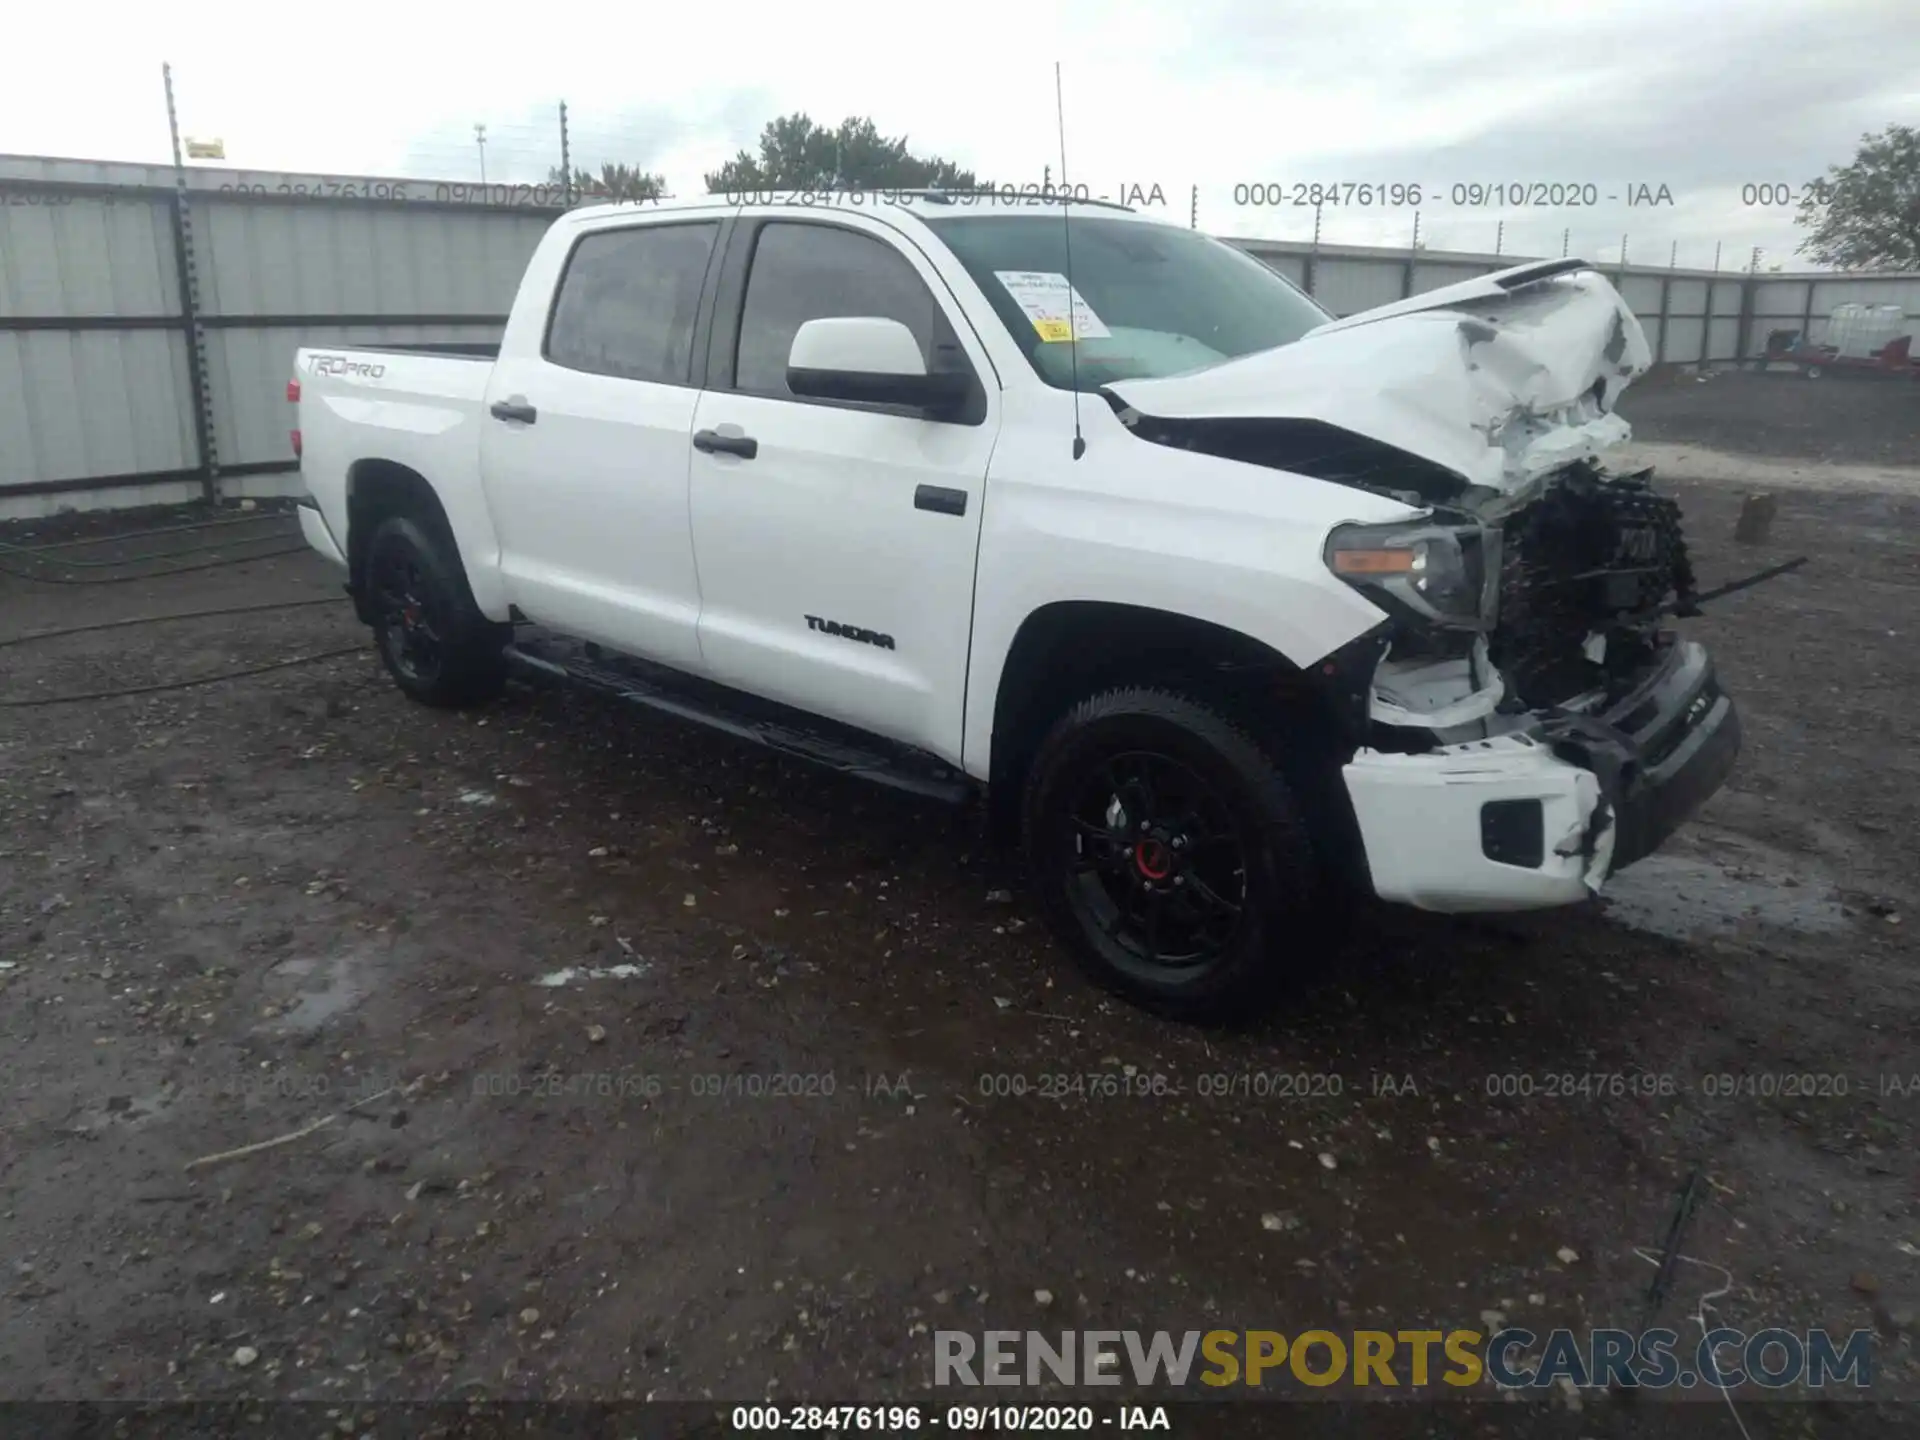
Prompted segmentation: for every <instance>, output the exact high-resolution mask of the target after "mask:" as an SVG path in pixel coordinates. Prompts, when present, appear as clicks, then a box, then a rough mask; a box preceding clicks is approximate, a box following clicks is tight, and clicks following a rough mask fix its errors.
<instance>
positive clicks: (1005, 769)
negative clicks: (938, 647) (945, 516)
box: [987, 600, 1384, 865]
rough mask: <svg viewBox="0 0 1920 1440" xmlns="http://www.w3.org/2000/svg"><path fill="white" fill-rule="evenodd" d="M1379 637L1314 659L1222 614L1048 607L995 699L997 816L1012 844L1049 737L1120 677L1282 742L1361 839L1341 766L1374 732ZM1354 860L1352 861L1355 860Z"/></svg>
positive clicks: (991, 758) (1022, 636) (1339, 824)
mask: <svg viewBox="0 0 1920 1440" xmlns="http://www.w3.org/2000/svg"><path fill="white" fill-rule="evenodd" d="M1383 648H1384V647H1383V644H1382V643H1381V641H1380V640H1379V639H1378V638H1376V635H1375V634H1369V635H1367V636H1363V637H1361V639H1360V640H1358V641H1355V642H1353V643H1351V644H1349V645H1347V646H1343V647H1341V649H1340V650H1337V651H1335V652H1333V654H1331V655H1329V656H1326V657H1324V658H1323V659H1321V660H1320V661H1317V662H1315V663H1314V664H1313V665H1312V666H1311V667H1303V666H1301V665H1298V664H1296V663H1295V662H1294V661H1292V660H1290V659H1289V658H1288V657H1287V656H1285V655H1283V654H1281V653H1280V652H1279V651H1278V650H1276V649H1274V648H1273V647H1272V646H1271V645H1268V644H1267V643H1265V642H1264V641H1262V640H1259V639H1257V638H1255V637H1254V636H1251V635H1247V634H1245V633H1244V632H1241V631H1238V630H1235V629H1232V628H1231V627H1229V626H1225V625H1220V624H1217V623H1215V622H1213V621H1209V620H1201V619H1197V618H1195V617H1193V616H1190V615H1183V614H1180V613H1177V612H1174V611H1167V610H1160V609H1155V608H1152V607H1149V606H1139V605H1128V604H1123V603H1118V602H1110V601H1085V600H1071V601H1058V602H1054V603H1051V604H1048V605H1044V606H1041V607H1040V608H1039V609H1037V610H1035V611H1033V612H1032V613H1031V614H1030V615H1028V616H1027V617H1026V619H1025V620H1024V621H1023V622H1022V623H1021V625H1020V627H1019V629H1018V630H1017V631H1016V632H1015V635H1014V639H1013V642H1012V644H1011V646H1010V647H1009V649H1008V651H1007V655H1006V659H1005V661H1004V663H1003V664H1002V666H1001V668H1000V674H999V678H998V682H997V686H996V690H995V695H994V700H993V709H992V715H993V721H992V727H993V728H992V739H991V744H990V750H989V755H988V774H987V782H988V784H987V796H988V810H989V821H990V824H991V827H992V831H993V833H994V835H995V837H996V838H998V839H1000V840H1002V841H1010V840H1011V839H1012V837H1013V836H1014V835H1015V834H1016V833H1017V831H1018V827H1019V807H1020V795H1021V791H1022V789H1023V785H1024V781H1025V777H1026V772H1027V770H1028V767H1029V766H1030V765H1031V763H1032V761H1033V758H1034V756H1035V754H1036V752H1037V751H1038V749H1039V745H1040V742H1041V740H1042V739H1043V738H1044V736H1045V734H1046V731H1047V730H1048V728H1049V727H1051V726H1052V725H1053V723H1054V722H1055V721H1056V720H1057V719H1058V718H1059V717H1060V716H1061V715H1063V714H1065V713H1066V712H1067V710H1069V709H1070V708H1071V707H1072V706H1073V705H1075V704H1076V703H1078V702H1079V701H1080V700H1082V699H1084V698H1086V697H1087V696H1088V695H1091V694H1093V693H1095V692H1097V691H1099V690H1103V689H1108V688H1112V687H1114V686H1118V685H1159V686H1166V687H1169V688H1176V689H1179V690H1181V691H1183V692H1185V693H1187V694H1189V695H1191V696H1192V697H1193V698H1195V699H1198V700H1203V701H1206V702H1208V703H1211V704H1213V705H1216V706H1218V707H1219V708H1221V709H1222V710H1224V711H1226V712H1227V713H1229V714H1230V715H1232V716H1233V717H1234V718H1235V719H1236V720H1238V721H1239V722H1240V723H1241V724H1243V725H1245V726H1246V727H1248V728H1249V729H1250V730H1252V731H1254V732H1255V733H1256V734H1258V735H1260V736H1261V738H1263V739H1265V740H1267V741H1269V742H1270V743H1274V744H1275V749H1276V754H1275V758H1276V759H1278V760H1280V761H1281V762H1282V763H1283V765H1284V766H1285V767H1286V768H1287V769H1288V770H1289V772H1290V778H1292V779H1293V780H1294V783H1295V785H1296V788H1301V787H1302V786H1303V785H1304V787H1305V788H1306V790H1307V791H1308V792H1309V793H1306V794H1303V795H1302V796H1301V798H1302V800H1303V801H1305V802H1306V803H1308V804H1309V805H1311V806H1312V807H1313V809H1314V810H1315V811H1316V813H1317V814H1321V813H1324V812H1326V811H1329V810H1331V812H1332V813H1331V815H1330V816H1329V817H1328V818H1329V819H1330V821H1331V824H1330V826H1329V827H1328V830H1327V832H1326V833H1327V835H1328V838H1329V839H1330V840H1332V841H1334V842H1336V843H1337V846H1338V849H1339V850H1340V851H1342V852H1344V851H1345V850H1346V849H1347V839H1348V836H1349V832H1352V838H1356V839H1357V829H1356V828H1355V827H1354V825H1353V818H1352V809H1351V805H1350V804H1349V803H1348V802H1347V800H1346V796H1345V790H1344V785H1342V784H1340V783H1339V782H1340V776H1339V765H1340V764H1343V763H1344V762H1345V760H1346V759H1348V758H1350V757H1351V756H1352V754H1353V751H1354V749H1355V748H1356V747H1357V745H1358V744H1359V743H1360V740H1361V739H1362V738H1363V737H1364V734H1365V727H1366V707H1367V701H1368V692H1369V688H1370V682H1371V679H1372V675H1373V667H1374V664H1375V663H1376V662H1377V661H1378V659H1379V655H1380V653H1381V650H1382V649H1383ZM1344 863H1345V862H1344V859H1343V865H1344Z"/></svg>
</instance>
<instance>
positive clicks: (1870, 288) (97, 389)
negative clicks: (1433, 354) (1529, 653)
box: [0, 156, 1920, 519]
mask: <svg viewBox="0 0 1920 1440" xmlns="http://www.w3.org/2000/svg"><path fill="white" fill-rule="evenodd" d="M565 203H566V200H565V196H564V195H563V194H562V193H561V190H560V187H558V186H528V185H493V186H480V185H468V184H460V183H450V182H434V181H419V180H381V179H367V178H365V177H344V176H314V175H293V174H272V173H260V172H248V171H235V170H215V169H207V168H199V167H196V168H193V169H189V170H181V171H176V170H174V169H173V168H171V167H166V166H145V165H125V164H115V163H111V162H98V161H85V160H53V159H43V158H35V157H19V156H13V157H8V156H0V519H6V518H18V517H22V516H31V515H37V514H44V513H51V512H52V511H54V510H56V509H61V508H66V507H68V506H74V507H86V508H92V507H96V506H109V505H130V504H155V503H163V502H170V501H176V500H183V499H193V498H197V497H200V496H202V495H206V496H234V495H246V494H284V493H286V491H287V488H288V484H289V482H288V480H287V473H288V472H291V471H292V470H294V469H295V468H296V467H295V462H294V460H293V456H292V451H291V449H290V446H289V442H288V438H287V428H288V410H287V406H286V399H285V387H286V380H287V377H288V374H289V372H290V369H291V363H292V357H293V352H294V350H295V348H296V347H298V346H300V345H312V344H329V343H331V344H368V345H379V344H396V345H419V344H446V343H452V344H459V343H474V342H493V341H497V340H498V339H499V336H500V331H501V327H502V326H503V325H504V324H505V320H506V312H507V310H508V308H509V307H510V305H511V303H512V300H513V294H514V290H515V288H516V286H517V285H518V283H519V279H520V272H521V269H522V267H523V266H524V264H525V263H526V260H527V257H528V256H529V255H530V254H531V253H532V251H533V248H534V246H535V245H536V244H537V243H538V241H539V239H540V236H541V234H542V233H543V232H544V231H545V229H546V227H547V226H548V224H550V223H551V221H552V219H553V217H554V216H555V215H558V214H560V213H561V212H562V211H563V210H564V208H565ZM1233 243H1235V244H1238V245H1240V246H1241V247H1242V248H1243V249H1245V250H1247V251H1248V252H1249V253H1251V254H1253V255H1256V256H1258V257H1259V258H1260V259H1261V260H1263V261H1265V262H1266V263H1267V264H1269V265H1271V266H1273V267H1274V268H1275V269H1276V270H1278V271H1280V272H1281V273H1282V274H1284V275H1286V276H1287V277H1288V278H1290V279H1292V280H1293V281H1294V282H1295V283H1297V284H1299V285H1301V286H1302V287H1303V288H1305V289H1306V290H1308V291H1309V292H1310V293H1312V294H1313V295H1314V296H1315V297H1316V298H1318V299H1319V300H1320V302H1321V303H1322V304H1323V305H1325V306H1326V307H1327V308H1328V309H1330V310H1332V311H1334V312H1335V313H1336V314H1341V315H1347V314H1352V313H1353V312H1355V311H1358V310H1365V309H1370V308H1371V307H1373V306H1375V305H1380V304H1385V303H1387V302H1389V301H1393V300H1398V299H1400V298H1402V297H1404V296H1407V295H1413V294H1419V293H1422V292H1424V291H1427V290H1432V289H1436V288H1438V287H1439V286H1442V285H1448V284H1452V283H1454V282H1455V281H1458V280H1463V279H1467V278H1470V277H1472V276H1475V275H1481V274H1485V273H1487V272H1489V271H1493V270H1498V269H1503V268H1505V267H1507V266H1510V265H1515V264H1518V263H1520V262H1521V261H1522V260H1524V259H1527V258H1529V257H1526V256H1515V255H1507V256H1496V255H1473V254H1461V253H1455V252H1442V251H1427V250H1419V251H1404V250H1391V249H1380V248H1373V247H1361V246H1333V245H1321V246H1318V247H1316V246H1312V245H1306V244H1299V243H1290V242H1277V241H1263V240H1242V241H1235V242H1233ZM1605 269H1606V273H1607V274H1608V275H1609V276H1611V277H1612V278H1613V280H1614V283H1615V284H1616V285H1618V286H1619V287H1620V289H1621V291H1622V293H1623V294H1624V295H1625V296H1626V298H1627V300H1628V302H1629V303H1630V304H1631V305H1632V306H1633V308H1634V310H1635V312H1636V313H1637V314H1638V315H1639V316H1640V317H1641V320H1642V322H1643V323H1644V324H1645V325H1646V328H1647V336H1648V339H1649V341H1650V342H1652V344H1653V346H1654V349H1655V353H1656V355H1657V356H1658V357H1659V358H1660V359H1661V360H1663V361H1666V362H1668V363H1678V364H1716V363H1726V362H1732V361H1737V360H1747V359H1752V358H1754V357H1755V356H1757V355H1759V354H1760V353H1761V352H1762V351H1763V349H1764V347H1765V344H1766V338H1767V335H1768V332H1769V331H1772V330H1775V329H1783V328H1786V329H1799V330H1802V331H1804V332H1806V333H1807V335H1808V337H1809V339H1811V340H1815V341H1817V340H1819V339H1820V338H1822V335H1823V333H1824V325H1825V317H1826V316H1827V314H1828V312H1830V311H1831V310H1832V308H1833V307H1834V306H1835V305H1837V304H1840V303H1841V302H1842V301H1862V302H1867V303H1875V304H1898V305H1902V306H1903V307H1904V308H1905V310H1906V312H1907V314H1908V315H1909V316H1910V317H1913V318H1914V319H1920V276H1913V275H1899V276H1874V277H1871V278H1869V277H1864V276H1831V275H1792V276H1787V275H1773V274H1764V275H1754V274H1730V273H1720V274H1715V273H1712V272H1707V271H1699V270H1678V269H1657V268H1652V267H1647V266H1635V265H1629V266H1626V267H1624V268H1623V267H1605ZM1909 323H1910V324H1911V323H1912V320H1910V322H1909Z"/></svg>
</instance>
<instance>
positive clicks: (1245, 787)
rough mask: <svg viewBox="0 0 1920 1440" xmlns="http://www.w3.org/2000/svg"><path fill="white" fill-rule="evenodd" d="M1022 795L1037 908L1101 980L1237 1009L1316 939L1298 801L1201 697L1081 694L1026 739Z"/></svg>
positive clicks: (1313, 870)
mask: <svg viewBox="0 0 1920 1440" xmlns="http://www.w3.org/2000/svg"><path fill="white" fill-rule="evenodd" d="M1023 808H1024V821H1025V833H1026V845H1027V855H1028V860H1029V863H1030V865H1031V868H1032V873H1033V876H1034V880H1035V883H1036V885H1037V886H1038V890H1039V899H1040V904H1041V908H1042V911H1043V912H1044V913H1045V915H1046V917H1047V920H1048V923H1049V924H1050V925H1051V926H1052V927H1053V929H1054V931H1055V932H1056V933H1057V934H1058V935H1059V936H1060V938H1061V940H1062V941H1063V942H1065V944H1066V945H1067V947H1068V949H1069V950H1070V951H1071V953H1072V955H1073V957H1074V959H1075V961H1076V962H1077V963H1078V964H1079V966H1080V968H1081V969H1082V970H1084V971H1085V972H1086V973H1087V975H1088V976H1089V977H1090V978H1091V979H1093V980H1094V981H1095V982H1096V983H1098V984H1100V985H1101V986H1103V987H1105V988H1107V989H1109V990H1111V991H1113V992H1115V993H1116V994H1119V995H1122V996H1125V997H1126V998H1128V999H1130V1000H1133V1001H1135V1002H1137V1003H1139V1004H1142V1005H1144V1006H1146V1007H1148V1008H1150V1009H1153V1010H1156V1011H1159V1012H1160V1013H1163V1014H1168V1015H1171V1016H1174V1017H1176V1018H1180V1019H1186V1020H1215V1019H1221V1018H1224V1017H1226V1016H1229V1015H1242V1016H1245V1015H1249V1014H1253V1013H1257V1012H1259V1011H1261V1010H1264V1009H1266V1008H1269V1007H1270V1006H1271V1005H1272V1004H1273V1003H1274V1001H1275V1000H1276V999H1277V998H1278V996H1279V993H1280V992H1281V990H1282V988H1283V986H1284V984H1285V982H1286V981H1287V980H1288V979H1289V978H1290V977H1291V976H1292V975H1293V974H1294V973H1295V972H1296V970H1297V969H1298V968H1299V964H1300V962H1301V961H1302V960H1304V959H1305V958H1306V957H1307V956H1308V955H1310V954H1312V953H1314V952H1315V951H1316V950H1317V949H1318V948H1319V947H1318V946H1317V945H1316V944H1315V941H1314V936H1315V935H1316V934H1317V933H1318V921H1319V919H1320V912H1321V908H1322V899H1323V886H1322V881H1321V874H1320V867H1319V864H1318V862H1317V861H1316V858H1315V854H1314V849H1313V846H1312V844H1311V843H1310V841H1309V838H1308V835H1307V832H1306V828H1305V825H1304V824H1303V821H1302V818H1301V811H1300V808H1299V806H1298V804H1297V803H1296V801H1295V799H1294V796H1293V793H1292V791H1291V790H1290V788H1289V787H1288V784H1287V781H1286V779H1285V777H1284V776H1283V775H1282V773H1281V771H1280V768H1279V767H1278V766H1277V765H1276V764H1275V763H1274V762H1273V760H1272V759H1271V758H1270V757H1269V755H1268V754H1267V753H1266V751H1265V750H1263V749H1262V748H1261V746H1260V745H1259V743H1258V742H1256V741H1255V740H1254V739H1253V738H1252V737H1251V736H1250V735H1249V734H1247V732H1246V731H1244V730H1242V729H1241V728H1239V727H1238V726H1237V725H1235V724H1234V723H1233V722H1232V721H1231V720H1229V719H1227V718H1226V717H1225V716H1224V715H1223V714H1221V713H1220V712H1219V711H1217V710H1215V709H1213V708H1211V707H1209V706H1207V705H1204V704H1202V703H1200V702H1198V701H1195V700H1192V699H1189V698H1188V697H1186V696H1184V695H1180V694H1176V693H1173V692H1171V691H1166V690H1158V689H1121V690H1111V691H1108V692H1106V693H1104V694H1101V695H1096V696H1094V697H1092V698H1091V699H1088V700H1085V701H1082V702H1081V703H1080V704H1079V705H1076V706H1075V707H1074V708H1073V709H1072V710H1071V711H1069V712H1068V713H1067V714H1066V715H1065V716H1063V717H1062V718H1061V719H1060V720H1059V722H1058V723H1056V724H1055V725H1054V726H1053V728H1052V730H1051V731H1050V732H1049V733H1048V735H1047V737H1046V739H1045V740H1044V741H1042V742H1041V745H1040V748H1039V751H1038V753H1037V754H1036V756H1035V758H1034V762H1033V765H1032V768H1031V770H1030V771H1029V775H1028V781H1027V788H1026V797H1025V804H1024V807H1023Z"/></svg>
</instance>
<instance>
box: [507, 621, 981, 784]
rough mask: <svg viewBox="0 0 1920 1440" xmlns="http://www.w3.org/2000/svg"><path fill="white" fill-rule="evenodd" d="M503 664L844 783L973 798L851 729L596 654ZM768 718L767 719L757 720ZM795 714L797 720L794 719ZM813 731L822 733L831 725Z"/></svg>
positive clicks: (539, 651) (955, 778)
mask: <svg viewBox="0 0 1920 1440" xmlns="http://www.w3.org/2000/svg"><path fill="white" fill-rule="evenodd" d="M506 656H507V663H508V664H509V665H511V666H512V667H513V668H514V669H515V670H517V671H519V672H521V673H522V674H524V675H526V676H527V677H529V678H537V679H544V680H550V681H551V680H561V681H565V682H567V683H569V684H573V685H580V686H583V687H585V688H587V689H589V690H597V691H599V692H600V693H601V694H603V695H611V696H613V697H614V698H615V699H618V700H624V701H627V702H628V703H629V704H633V705H639V706H643V707H644V708H646V709H648V710H653V711H656V712H658V713H660V714H663V715H671V716H673V717H674V718H675V719H677V720H685V721H689V722H691V723H693V724H695V725H704V726H705V727H707V728H708V729H710V730H720V731H723V732H725V733H726V734H728V735H732V736H734V737H736V738H737V739H741V740H746V741H750V742H752V743H753V744H756V745H764V746H765V747H766V748H767V749H769V750H774V751H777V752H779V753H780V754H782V755H790V756H792V757H794V758H795V759H799V760H806V761H808V762H810V763H812V764H815V765H820V766H824V767H825V768H826V769H829V770H834V771H837V772H839V773H840V774H842V775H855V776H858V777H859V778H860V779H862V780H871V781H873V782H874V783H875V784H879V785H885V786H888V787H889V788H891V789H894V790H904V791H906V792H907V793H908V794H911V795H919V796H923V797H925V798H927V799H930V800H942V801H945V802H947V803H948V804H953V805H958V804H964V803H965V802H966V801H968V800H969V799H971V798H972V796H973V794H974V785H973V782H972V781H971V780H970V779H968V777H966V776H965V775H962V774H959V773H958V772H956V771H954V770H952V769H950V768H949V767H947V766H946V765H944V764H942V763H941V762H940V761H939V760H937V759H935V758H934V757H933V756H931V755H926V754H922V753H920V752H918V751H914V750H911V749H908V748H906V747H904V746H890V745H889V744H888V743H887V742H886V741H884V740H881V739H880V738H879V737H877V736H871V737H869V736H863V735H862V734H861V732H859V731H856V730H852V729H850V728H845V727H835V729H836V730H837V731H839V732H840V733H835V734H828V733H824V729H816V728H812V727H811V726H809V725H808V724H806V723H805V722H804V721H802V720H800V719H797V718H796V719H788V718H786V717H785V716H782V715H775V714H774V713H772V712H773V711H774V710H775V708H776V707H774V706H772V705H770V704H769V703H768V702H765V701H759V700H756V699H755V698H754V697H752V696H748V695H739V694H738V693H737V692H733V691H728V690H725V689H723V687H721V686H718V685H711V684H707V683H705V682H701V681H697V680H691V679H689V680H688V683H687V684H686V685H685V686H678V685H675V684H674V683H673V680H672V679H671V678H669V677H672V676H673V672H672V671H667V670H663V669H661V668H660V667H657V666H650V665H643V664H642V663H641V662H638V661H628V660H621V659H616V658H613V657H610V656H608V655H606V654H604V652H597V650H596V648H595V647H591V646H578V645H574V644H571V643H569V642H556V641H547V640H541V639H534V638H532V637H530V636H529V637H523V638H520V639H517V640H516V641H515V642H514V643H513V644H511V645H509V646H507V650H506ZM778 708H780V709H784V708H785V707H778ZM763 710H764V711H766V712H768V713H755V712H756V711H763ZM792 713H793V714H794V715H795V716H796V717H798V715H799V712H797V711H796V712H792ZM816 724H819V725H821V726H822V727H824V726H825V725H829V724H831V722H816Z"/></svg>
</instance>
